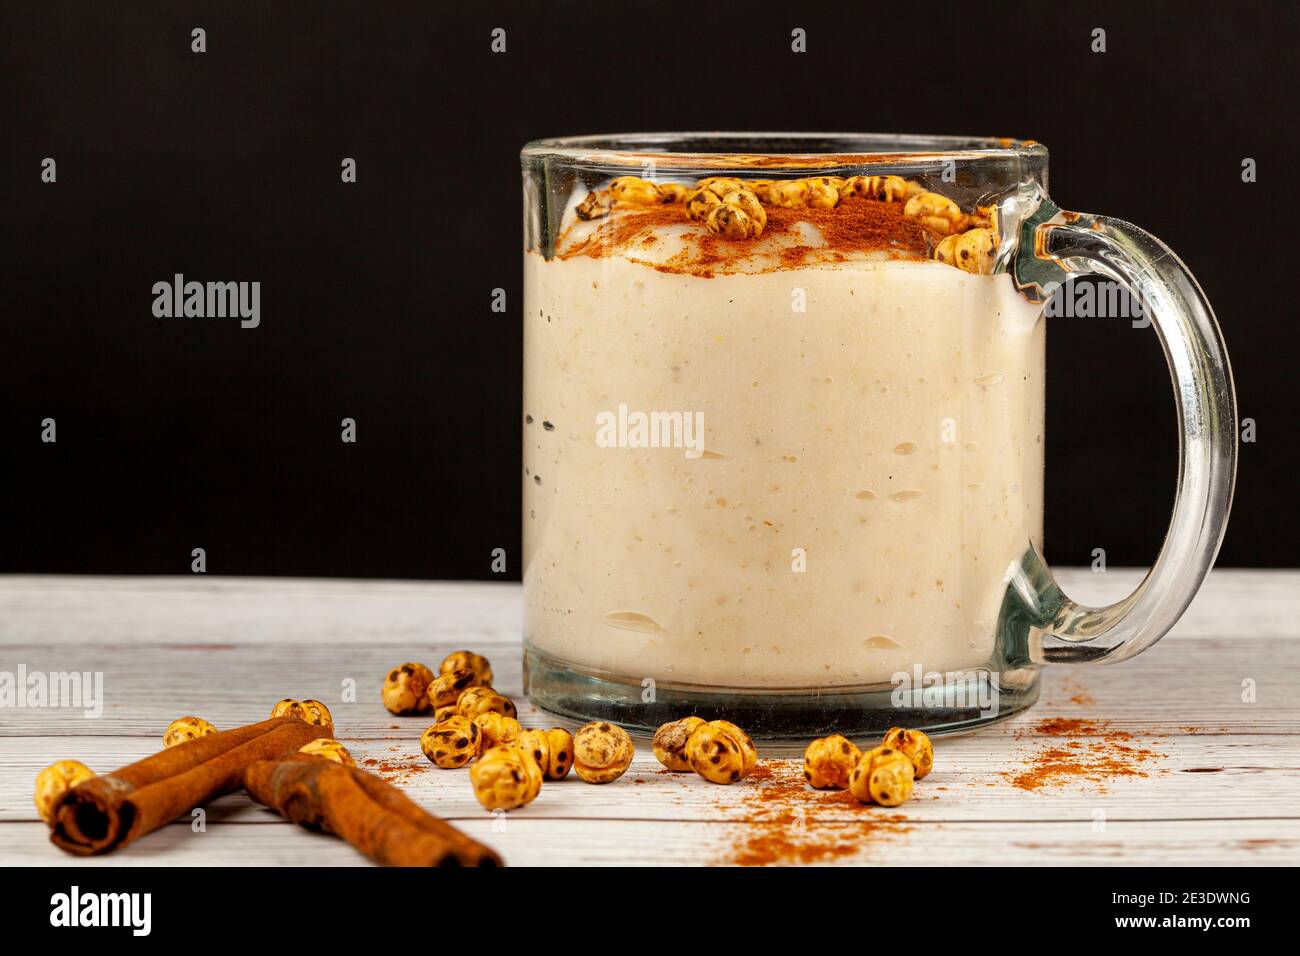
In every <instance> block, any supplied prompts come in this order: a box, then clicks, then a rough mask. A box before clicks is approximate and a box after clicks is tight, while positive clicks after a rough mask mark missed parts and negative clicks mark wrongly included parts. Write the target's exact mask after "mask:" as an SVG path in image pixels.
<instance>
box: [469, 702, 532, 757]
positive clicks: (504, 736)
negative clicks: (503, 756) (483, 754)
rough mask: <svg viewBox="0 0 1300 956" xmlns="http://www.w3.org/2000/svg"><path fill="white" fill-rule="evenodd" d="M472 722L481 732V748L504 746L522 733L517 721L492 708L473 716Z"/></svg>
mask: <svg viewBox="0 0 1300 956" xmlns="http://www.w3.org/2000/svg"><path fill="white" fill-rule="evenodd" d="M474 723H476V724H478V729H479V730H480V731H481V732H482V734H483V749H484V750H488V749H490V748H492V747H506V746H509V745H511V744H513V743H514V742H515V741H516V740H518V739H519V735H520V734H521V733H523V728H521V727H520V726H519V721H517V720H515V718H513V717H507V716H506V715H505V714H500V713H497V712H496V711H494V710H489V711H486V712H485V713H482V714H478V715H476V716H475V717H474Z"/></svg>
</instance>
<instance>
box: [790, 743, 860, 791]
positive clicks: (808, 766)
mask: <svg viewBox="0 0 1300 956" xmlns="http://www.w3.org/2000/svg"><path fill="white" fill-rule="evenodd" d="M861 756H862V751H860V750H858V748H857V746H856V745H855V744H854V743H853V742H852V741H850V740H849V739H848V738H847V737H845V736H843V735H842V734H831V735H830V736H829V737H819V738H818V739H817V740H814V741H813V742H812V743H810V744H809V745H808V749H807V750H805V751H804V755H803V778H804V779H805V780H807V781H808V785H809V786H811V787H813V788H815V789H817V790H847V789H848V788H849V774H851V773H852V772H853V768H854V767H855V766H856V765H857V762H858V759H859V758H860V757H861Z"/></svg>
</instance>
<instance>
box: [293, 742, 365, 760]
mask: <svg viewBox="0 0 1300 956" xmlns="http://www.w3.org/2000/svg"><path fill="white" fill-rule="evenodd" d="M298 753H300V754H312V755H314V756H317V757H324V758H325V759H326V760H333V761H334V762H335V763H341V764H343V765H344V766H345V767H355V766H356V765H357V762H356V761H355V760H353V759H352V754H351V753H350V752H349V751H348V748H347V747H344V746H343V745H342V744H341V743H339V742H338V741H337V740H335V739H334V738H332V737H317V738H316V739H315V740H313V741H311V742H309V743H305V744H303V745H302V746H301V747H299V748H298Z"/></svg>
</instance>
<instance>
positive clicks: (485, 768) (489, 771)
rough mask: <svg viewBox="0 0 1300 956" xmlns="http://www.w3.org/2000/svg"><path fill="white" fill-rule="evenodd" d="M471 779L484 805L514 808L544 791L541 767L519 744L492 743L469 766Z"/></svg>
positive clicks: (477, 796)
mask: <svg viewBox="0 0 1300 956" xmlns="http://www.w3.org/2000/svg"><path fill="white" fill-rule="evenodd" d="M469 780H470V785H471V786H472V787H473V788H474V797H475V799H476V800H478V802H479V803H481V804H482V805H483V806H484V808H486V809H488V810H514V809H515V808H516V807H522V806H523V805H524V804H526V803H531V802H532V801H533V800H534V799H536V797H537V794H538V793H540V792H541V789H542V770H541V768H540V767H538V766H537V764H536V763H534V762H533V759H532V758H531V757H529V756H528V755H527V754H525V753H524V752H523V751H521V750H520V749H519V748H518V747H493V748H492V749H491V750H485V751H484V752H483V756H482V757H480V758H479V759H478V760H477V761H476V762H475V763H474V765H473V766H472V767H470V768H469Z"/></svg>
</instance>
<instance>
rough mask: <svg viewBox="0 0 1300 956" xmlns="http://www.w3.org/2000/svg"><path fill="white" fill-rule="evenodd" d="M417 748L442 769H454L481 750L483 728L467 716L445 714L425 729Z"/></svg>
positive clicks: (461, 765)
mask: <svg viewBox="0 0 1300 956" xmlns="http://www.w3.org/2000/svg"><path fill="white" fill-rule="evenodd" d="M420 749H421V750H423V751H424V755H425V756H426V757H428V758H429V759H430V760H431V761H433V764H434V766H437V767H441V768H442V769H443V770H455V769H456V768H457V767H463V766H465V764H467V763H469V762H470V761H471V760H473V759H474V758H475V757H477V756H478V755H479V753H481V752H482V750H483V732H482V731H481V730H480V729H479V726H478V724H476V723H475V722H474V721H472V720H470V719H469V718H468V717H461V716H459V715H457V716H454V717H449V718H448V719H446V720H443V721H440V722H438V723H436V724H434V725H433V726H432V727H429V728H428V729H427V730H425V732H424V734H423V735H421V737H420Z"/></svg>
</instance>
